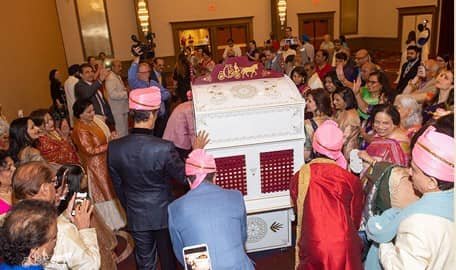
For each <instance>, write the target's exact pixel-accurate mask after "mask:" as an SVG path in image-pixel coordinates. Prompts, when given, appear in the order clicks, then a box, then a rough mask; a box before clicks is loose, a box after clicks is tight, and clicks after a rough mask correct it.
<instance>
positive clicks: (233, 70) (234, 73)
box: [217, 62, 258, 81]
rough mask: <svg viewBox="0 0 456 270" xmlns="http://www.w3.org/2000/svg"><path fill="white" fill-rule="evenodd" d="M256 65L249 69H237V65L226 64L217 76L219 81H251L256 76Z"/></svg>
mask: <svg viewBox="0 0 456 270" xmlns="http://www.w3.org/2000/svg"><path fill="white" fill-rule="evenodd" d="M257 70H258V64H253V65H251V66H249V67H243V68H239V66H238V64H237V63H236V62H234V64H228V65H225V67H223V70H221V71H220V72H219V74H218V76H217V78H218V79H219V80H220V81H223V80H226V79H232V78H235V79H237V80H238V79H246V78H247V79H251V78H253V77H254V76H256V75H257Z"/></svg>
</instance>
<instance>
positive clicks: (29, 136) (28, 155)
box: [9, 117, 43, 162]
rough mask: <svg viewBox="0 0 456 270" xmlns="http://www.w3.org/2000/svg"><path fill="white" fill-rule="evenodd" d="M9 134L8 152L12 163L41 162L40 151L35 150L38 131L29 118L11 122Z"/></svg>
mask: <svg viewBox="0 0 456 270" xmlns="http://www.w3.org/2000/svg"><path fill="white" fill-rule="evenodd" d="M9 133H10V137H9V146H10V149H9V152H10V154H11V158H13V160H14V162H27V161H33V160H34V161H39V160H43V158H42V157H41V155H40V151H39V150H38V149H36V148H35V145H36V142H37V140H38V137H39V136H40V129H39V128H38V127H37V126H35V124H34V123H33V121H32V119H31V118H29V117H22V118H18V119H15V120H13V122H11V125H10V130H9Z"/></svg>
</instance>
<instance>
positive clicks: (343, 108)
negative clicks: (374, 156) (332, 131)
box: [332, 87, 361, 159]
mask: <svg viewBox="0 0 456 270" xmlns="http://www.w3.org/2000/svg"><path fill="white" fill-rule="evenodd" d="M332 97H333V98H332V102H333V105H334V110H335V115H334V120H335V121H336V122H337V124H338V125H339V128H340V129H341V130H342V132H343V134H344V145H343V148H342V153H343V154H344V156H345V158H346V159H349V158H350V151H351V150H353V149H358V146H359V143H358V136H359V130H360V127H361V121H360V120H359V116H358V112H357V111H356V108H357V105H356V99H355V95H354V94H353V91H352V90H351V89H350V88H348V87H344V88H338V89H337V90H336V91H335V92H334V93H333V94H332Z"/></svg>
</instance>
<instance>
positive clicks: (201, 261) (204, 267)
mask: <svg viewBox="0 0 456 270" xmlns="http://www.w3.org/2000/svg"><path fill="white" fill-rule="evenodd" d="M182 252H183V253H184V261H185V270H212V266H211V259H210V257H209V250H208V247H207V245H206V244H200V245H195V246H188V247H184V249H183V251H182Z"/></svg>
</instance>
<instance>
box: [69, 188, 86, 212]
mask: <svg viewBox="0 0 456 270" xmlns="http://www.w3.org/2000/svg"><path fill="white" fill-rule="evenodd" d="M85 200H87V192H76V196H75V198H74V204H73V209H72V210H71V215H72V216H73V217H74V216H75V215H76V209H78V207H79V206H80V205H81V204H82V203H83V202H84V201H85Z"/></svg>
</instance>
